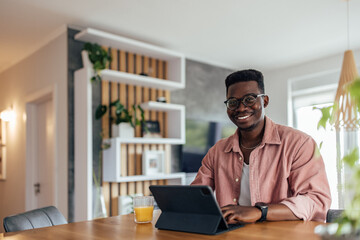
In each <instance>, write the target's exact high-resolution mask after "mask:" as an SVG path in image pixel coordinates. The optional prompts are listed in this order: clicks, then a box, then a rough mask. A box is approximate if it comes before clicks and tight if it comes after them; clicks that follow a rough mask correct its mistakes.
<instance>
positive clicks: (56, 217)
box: [3, 206, 67, 232]
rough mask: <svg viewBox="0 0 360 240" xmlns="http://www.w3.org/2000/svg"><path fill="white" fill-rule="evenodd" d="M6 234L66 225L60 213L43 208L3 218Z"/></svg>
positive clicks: (56, 210) (50, 207) (55, 209)
mask: <svg viewBox="0 0 360 240" xmlns="http://www.w3.org/2000/svg"><path fill="white" fill-rule="evenodd" d="M3 222H4V229H5V231H6V232H15V231H22V230H28V229H34V228H42V227H50V226H55V225H60V224H67V221H66V219H65V218H64V216H63V215H62V214H61V213H60V211H59V210H58V209H57V208H56V207H54V206H49V207H44V208H39V209H35V210H31V211H28V212H24V213H20V214H16V215H12V216H8V217H5V218H4V221H3Z"/></svg>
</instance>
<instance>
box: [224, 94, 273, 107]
mask: <svg viewBox="0 0 360 240" xmlns="http://www.w3.org/2000/svg"><path fill="white" fill-rule="evenodd" d="M249 96H252V97H254V98H255V100H256V99H257V98H258V97H264V96H266V94H263V93H261V94H255V93H250V94H247V95H245V96H243V97H242V98H235V97H231V98H229V99H226V100H225V101H224V103H225V105H226V107H227V109H229V110H235V109H237V108H238V107H239V106H240V103H242V104H244V106H245V107H251V106H254V104H255V103H256V101H254V103H253V104H251V105H249V104H246V103H245V99H246V98H247V97H249ZM233 99H235V100H236V102H237V104H236V107H235V108H233V109H232V108H229V107H228V104H227V103H228V102H229V101H230V100H233Z"/></svg>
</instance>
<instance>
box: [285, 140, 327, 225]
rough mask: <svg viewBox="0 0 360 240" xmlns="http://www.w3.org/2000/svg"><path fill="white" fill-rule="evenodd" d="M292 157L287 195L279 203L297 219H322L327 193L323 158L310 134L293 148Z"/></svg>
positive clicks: (323, 218)
mask: <svg viewBox="0 0 360 240" xmlns="http://www.w3.org/2000/svg"><path fill="white" fill-rule="evenodd" d="M293 159H294V160H293V162H292V166H291V171H290V175H289V177H288V181H289V188H290V189H289V190H290V191H291V197H288V198H286V199H284V200H282V201H281V203H282V204H284V205H286V206H287V207H289V208H290V210H291V211H292V212H293V213H294V214H295V215H296V216H297V217H298V218H300V219H303V220H314V221H325V219H326V213H327V210H328V209H329V207H330V204H331V196H330V188H329V184H328V181H327V177H326V172H325V166H324V162H323V159H322V157H321V155H320V153H319V150H318V149H317V147H316V143H315V141H314V140H313V139H312V138H311V137H308V138H307V139H305V141H304V143H303V144H301V145H300V146H299V148H298V149H297V150H296V151H294V156H293Z"/></svg>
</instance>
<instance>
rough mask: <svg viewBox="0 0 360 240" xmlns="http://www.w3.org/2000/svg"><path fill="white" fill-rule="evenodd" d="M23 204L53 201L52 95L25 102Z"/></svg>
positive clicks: (43, 205) (39, 205) (31, 204)
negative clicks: (25, 150) (25, 159)
mask: <svg viewBox="0 0 360 240" xmlns="http://www.w3.org/2000/svg"><path fill="white" fill-rule="evenodd" d="M27 121H28V124H27V131H26V133H27V146H26V147H27V149H28V151H27V166H28V167H27V171H29V172H27V175H28V176H30V177H29V178H27V180H30V181H31V183H28V184H27V186H29V187H30V189H27V190H28V191H29V192H30V196H29V195H27V196H28V198H30V199H27V202H28V204H27V206H28V207H27V208H30V209H34V208H40V207H45V206H49V205H55V176H56V173H55V164H54V162H55V161H54V130H55V129H54V109H53V99H52V95H48V96H46V97H45V98H44V97H42V98H41V99H38V100H37V101H34V102H31V103H28V104H27Z"/></svg>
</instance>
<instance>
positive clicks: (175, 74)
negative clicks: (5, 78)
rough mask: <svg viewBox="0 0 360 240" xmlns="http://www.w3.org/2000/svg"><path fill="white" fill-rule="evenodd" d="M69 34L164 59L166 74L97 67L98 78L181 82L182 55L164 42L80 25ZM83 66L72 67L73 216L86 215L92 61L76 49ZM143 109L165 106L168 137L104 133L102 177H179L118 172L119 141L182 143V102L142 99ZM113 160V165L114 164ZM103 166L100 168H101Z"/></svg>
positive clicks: (170, 85) (167, 86) (156, 84)
mask: <svg viewBox="0 0 360 240" xmlns="http://www.w3.org/2000/svg"><path fill="white" fill-rule="evenodd" d="M75 39H76V40H79V41H83V42H92V43H97V44H99V45H103V46H109V47H112V48H117V49H121V50H122V51H128V52H131V53H136V54H141V55H144V56H148V57H152V58H156V59H161V60H165V61H167V62H168V77H169V79H168V80H163V79H157V78H152V77H147V76H141V75H136V74H130V73H125V72H118V71H114V70H103V71H102V72H101V76H102V77H103V79H106V80H109V81H113V82H120V83H127V84H133V85H139V86H146V87H151V88H157V89H163V90H170V91H172V90H177V89H183V88H185V57H184V55H183V54H180V53H176V52H173V51H169V50H167V49H164V48H160V47H157V46H153V45H150V44H146V43H142V42H139V41H136V40H132V39H128V38H124V37H121V36H117V35H114V34H111V33H106V32H103V31H99V30H95V29H92V28H87V29H84V30H83V31H81V32H79V33H78V34H76V35H75ZM82 59H83V65H84V67H83V68H82V69H79V70H77V71H76V72H75V83H74V84H75V132H76V134H75V193H74V194H75V214H74V217H75V221H83V220H90V219H92V173H93V168H92V161H93V154H92V150H93V149H92V116H93V112H92V92H91V82H90V78H91V77H92V64H91V63H90V62H89V59H88V55H87V53H86V52H85V51H83V52H82ZM141 106H142V107H143V109H148V110H156V111H164V112H167V113H168V114H167V115H168V117H167V121H168V122H167V126H168V127H169V128H168V129H167V131H168V136H169V138H156V139H153V138H151V139H150V138H131V139H121V138H113V139H108V140H107V141H109V142H110V143H111V146H112V147H111V148H110V149H108V150H106V151H104V181H110V182H134V181H147V180H158V179H168V180H170V182H174V181H175V182H178V183H179V184H180V183H181V184H183V183H184V182H185V175H184V174H183V173H173V174H164V175H156V176H128V177H122V176H120V163H121V159H120V156H121V152H120V149H121V148H120V147H121V144H126V143H140V144H141V143H143V144H183V143H185V107H184V106H181V105H176V104H170V103H158V102H147V103H143V104H142V105H141ZM117 166H118V167H117ZM105 169H107V170H106V172H105Z"/></svg>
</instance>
